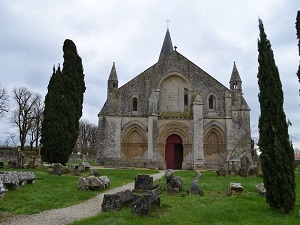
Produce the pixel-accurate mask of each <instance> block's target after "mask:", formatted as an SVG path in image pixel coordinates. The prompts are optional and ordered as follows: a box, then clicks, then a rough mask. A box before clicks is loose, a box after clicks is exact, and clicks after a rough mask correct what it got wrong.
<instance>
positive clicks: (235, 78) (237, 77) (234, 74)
mask: <svg viewBox="0 0 300 225" xmlns="http://www.w3.org/2000/svg"><path fill="white" fill-rule="evenodd" d="M232 81H241V77H240V74H239V71H238V70H237V68H236V65H235V62H234V64H233V69H232V73H231V78H230V82H232Z"/></svg>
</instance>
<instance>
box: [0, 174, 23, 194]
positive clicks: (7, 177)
mask: <svg viewBox="0 0 300 225" xmlns="http://www.w3.org/2000/svg"><path fill="white" fill-rule="evenodd" d="M0 180H1V181H2V183H3V185H4V186H5V188H7V189H12V190H16V189H18V188H19V179H18V176H17V175H16V174H15V173H12V172H1V173H0Z"/></svg>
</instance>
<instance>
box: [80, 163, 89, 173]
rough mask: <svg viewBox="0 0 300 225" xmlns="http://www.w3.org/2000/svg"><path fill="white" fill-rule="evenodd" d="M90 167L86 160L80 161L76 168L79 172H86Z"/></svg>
mask: <svg viewBox="0 0 300 225" xmlns="http://www.w3.org/2000/svg"><path fill="white" fill-rule="evenodd" d="M90 168H91V166H90V164H89V163H88V162H81V163H80V164H79V166H78V170H79V171H80V172H87V171H89V170H90Z"/></svg>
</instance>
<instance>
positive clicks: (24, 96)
mask: <svg viewBox="0 0 300 225" xmlns="http://www.w3.org/2000/svg"><path fill="white" fill-rule="evenodd" d="M12 97H13V100H14V101H15V103H16V107H15V109H14V110H13V115H12V118H11V122H12V123H13V124H14V125H15V126H17V128H18V131H19V140H20V144H21V150H24V145H25V143H26V136H27V134H28V132H29V130H30V129H31V127H32V124H33V120H34V110H35V108H36V105H37V103H38V102H40V101H41V96H40V95H39V94H35V93H33V92H31V91H29V90H28V89H27V88H25V87H20V88H14V89H13V96H12Z"/></svg>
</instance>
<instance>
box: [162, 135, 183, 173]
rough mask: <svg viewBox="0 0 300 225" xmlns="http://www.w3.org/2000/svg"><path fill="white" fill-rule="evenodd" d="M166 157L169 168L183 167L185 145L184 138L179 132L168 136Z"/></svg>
mask: <svg viewBox="0 0 300 225" xmlns="http://www.w3.org/2000/svg"><path fill="white" fill-rule="evenodd" d="M165 159H166V166H167V169H182V161H183V146H182V139H181V137H180V136H178V135H177V134H172V135H170V136H169V137H168V138H167V141H166V150H165Z"/></svg>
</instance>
